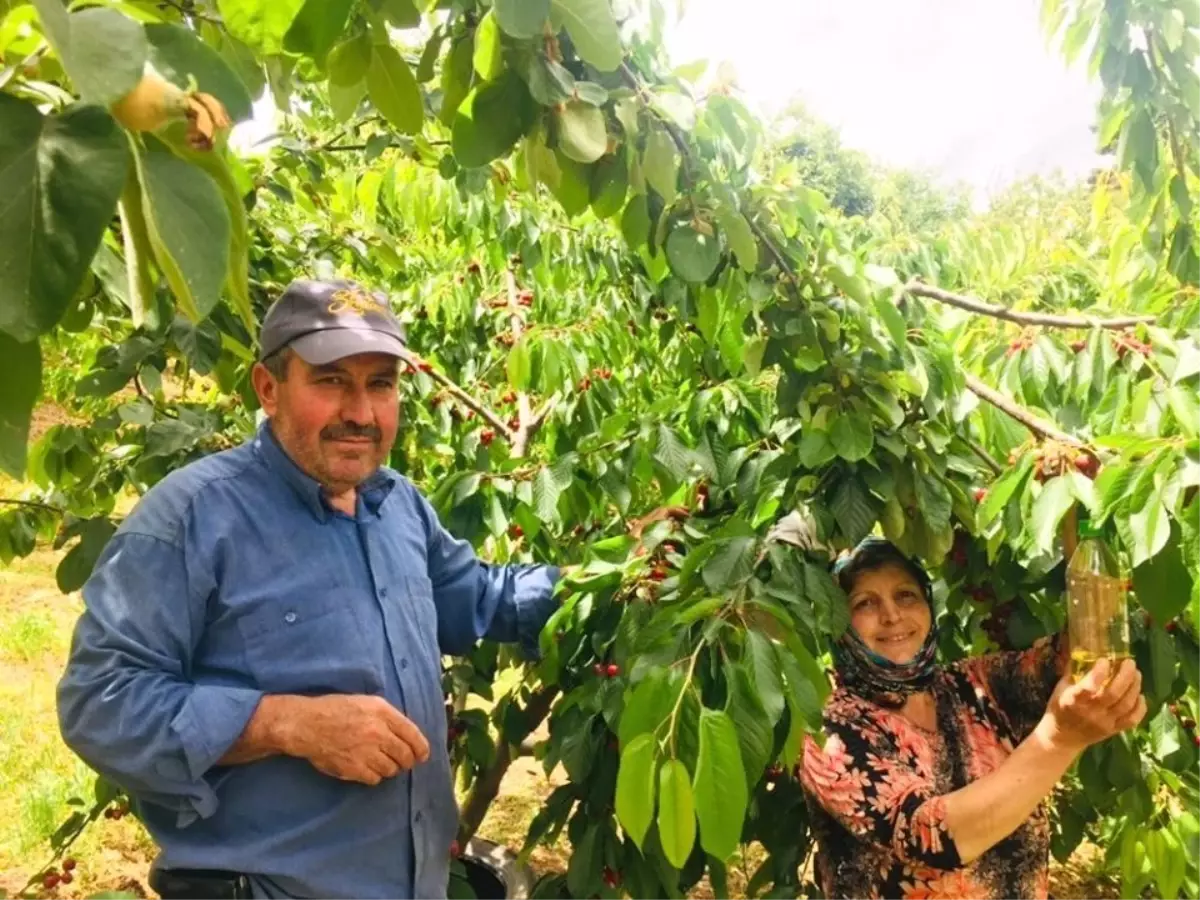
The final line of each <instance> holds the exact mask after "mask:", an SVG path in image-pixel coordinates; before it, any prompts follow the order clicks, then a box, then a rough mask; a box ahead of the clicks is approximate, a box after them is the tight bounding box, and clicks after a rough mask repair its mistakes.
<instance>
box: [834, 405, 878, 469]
mask: <svg viewBox="0 0 1200 900" xmlns="http://www.w3.org/2000/svg"><path fill="white" fill-rule="evenodd" d="M829 440H830V441H831V442H832V443H833V449H834V450H835V451H836V452H837V455H838V456H840V457H841V458H842V459H845V460H848V461H850V462H857V461H858V460H860V459H866V458H867V457H868V456H870V455H871V451H872V450H873V449H875V432H874V431H873V430H872V428H871V420H870V419H869V418H867V416H866V415H864V414H863V413H860V412H854V411H849V412H844V413H842V414H841V415H839V416H837V417H836V418H835V419H834V420H833V426H832V427H831V428H830V429H829Z"/></svg>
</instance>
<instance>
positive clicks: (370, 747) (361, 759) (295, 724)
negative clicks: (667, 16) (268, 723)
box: [265, 694, 429, 785]
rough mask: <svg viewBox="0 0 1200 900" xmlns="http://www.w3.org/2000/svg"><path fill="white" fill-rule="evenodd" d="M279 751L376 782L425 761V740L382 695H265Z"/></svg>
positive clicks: (329, 771)
mask: <svg viewBox="0 0 1200 900" xmlns="http://www.w3.org/2000/svg"><path fill="white" fill-rule="evenodd" d="M265 699H266V700H273V701H276V702H280V701H282V703H281V704H280V705H279V707H278V709H277V710H276V712H275V714H274V716H273V719H274V721H273V726H274V727H273V729H272V730H273V731H274V734H275V741H276V743H277V745H278V747H279V751H280V752H281V753H284V754H286V755H288V756H296V757H300V758H302V759H307V760H308V761H309V762H310V763H312V765H313V767H314V768H316V769H317V770H318V771H320V772H324V773H325V774H326V775H330V776H332V777H334V778H340V779H342V780H343V781H357V782H360V783H362V784H372V785H373V784H379V782H381V781H382V780H383V779H385V778H391V777H392V776H393V775H396V774H397V773H399V772H401V771H403V770H405V769H411V768H413V767H414V766H416V765H418V764H420V763H423V762H425V760H427V759H429V741H427V740H426V739H425V735H423V734H421V731H420V729H419V728H417V726H416V725H414V724H413V723H412V721H410V720H409V719H408V717H407V716H405V715H404V714H403V713H401V712H400V711H399V710H397V709H396V708H395V707H394V706H392V704H390V703H388V702H387V701H386V700H384V699H383V698H382V697H373V696H365V695H358V694H328V695H326V696H323V697H294V696H287V697H269V698H265Z"/></svg>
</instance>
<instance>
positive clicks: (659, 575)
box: [650, 569, 667, 581]
mask: <svg viewBox="0 0 1200 900" xmlns="http://www.w3.org/2000/svg"><path fill="white" fill-rule="evenodd" d="M650 578H651V580H653V581H666V580H667V570H666V569H651V570H650Z"/></svg>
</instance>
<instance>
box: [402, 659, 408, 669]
mask: <svg viewBox="0 0 1200 900" xmlns="http://www.w3.org/2000/svg"><path fill="white" fill-rule="evenodd" d="M400 668H401V669H407V668H408V657H407V656H406V657H404V658H403V659H401V660H400Z"/></svg>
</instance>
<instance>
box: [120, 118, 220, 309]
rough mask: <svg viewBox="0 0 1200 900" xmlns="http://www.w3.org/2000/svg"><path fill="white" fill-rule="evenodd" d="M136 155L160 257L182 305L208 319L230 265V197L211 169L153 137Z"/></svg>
mask: <svg viewBox="0 0 1200 900" xmlns="http://www.w3.org/2000/svg"><path fill="white" fill-rule="evenodd" d="M146 147H147V152H146V153H144V154H143V153H138V154H136V155H135V158H134V159H135V163H136V165H137V171H138V179H139V181H140V182H141V186H142V205H143V212H144V214H145V217H146V225H147V227H148V228H149V230H150V243H151V246H152V247H153V248H154V258H155V261H156V262H157V263H158V267H159V268H160V269H162V271H163V274H164V275H165V276H166V279H167V284H169V285H170V287H171V293H173V294H174V295H175V299H176V300H177V301H178V303H179V306H180V309H182V310H183V312H184V314H185V315H186V316H187V317H188V318H189V319H191V320H192V321H193V322H199V321H200V320H201V319H204V318H207V317H208V314H209V313H211V312H212V311H213V309H214V308H215V307H216V305H217V302H218V300H220V296H221V287H222V285H223V284H224V283H225V276H226V273H227V272H228V270H229V242H230V223H229V211H228V210H227V209H226V208H225V201H224V200H223V199H222V197H221V192H220V191H219V190H218V189H217V186H216V184H214V183H213V180H212V178H210V177H209V176H208V175H207V174H206V173H205V172H203V171H201V170H200V169H198V168H197V167H196V166H193V165H189V164H188V163H186V162H184V161H183V160H182V159H180V158H179V157H177V156H175V154H173V153H171V152H170V151H169V150H167V149H166V148H165V147H164V146H163V145H162V144H161V143H159V142H158V141H155V140H154V139H153V138H147V141H146Z"/></svg>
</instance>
